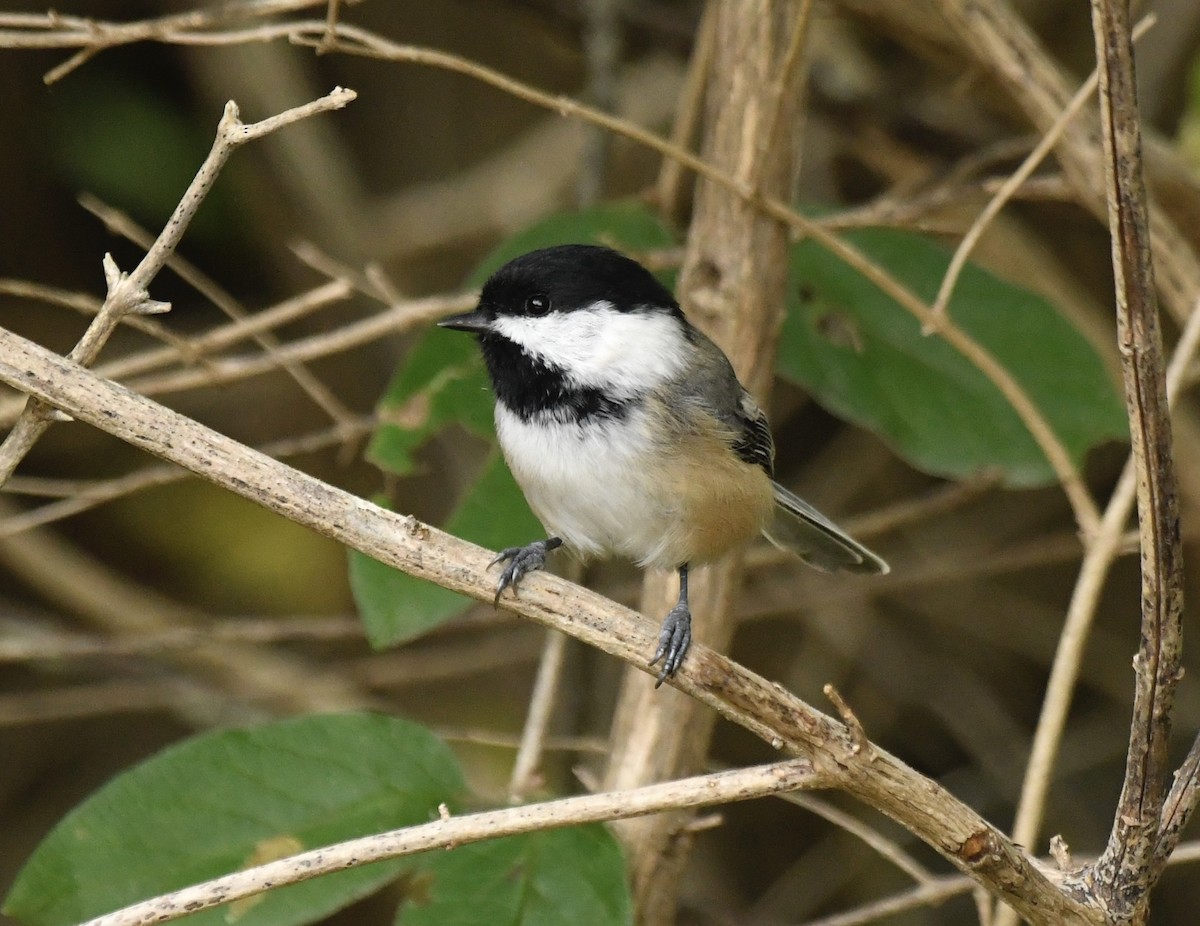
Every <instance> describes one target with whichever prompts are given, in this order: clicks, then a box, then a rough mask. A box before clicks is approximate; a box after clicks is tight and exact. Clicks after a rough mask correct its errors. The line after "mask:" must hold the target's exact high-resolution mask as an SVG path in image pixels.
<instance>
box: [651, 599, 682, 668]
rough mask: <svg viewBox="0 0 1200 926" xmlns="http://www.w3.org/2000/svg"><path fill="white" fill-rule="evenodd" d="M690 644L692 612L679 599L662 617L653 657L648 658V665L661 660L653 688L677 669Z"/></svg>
mask: <svg viewBox="0 0 1200 926" xmlns="http://www.w3.org/2000/svg"><path fill="white" fill-rule="evenodd" d="M691 645H692V612H691V611H690V610H689V609H688V606H687V602H685V601H681V602H679V604H677V605H675V607H673V608H672V609H671V610H670V611H668V612H667V616H666V617H665V618H663V623H662V630H661V631H660V632H659V635H658V649H656V650H655V651H654V658H653V659H651V660H650V665H654V664H655V663H656V662H658V661H659V660H660V659H661V660H662V661H663V664H662V668H661V669H660V670H659V673H658V681H656V682H655V683H654V687H655V688H657V687H658V686H659V685H661V684H662V683H663V682H664V681H666V680H667V679H668V678H670V677H671V676H673V675H674V674H675V673H676V672H677V671H678V670H679V667H680V666H681V665H683V657H684V656H686V655H687V651H688V647H690V646H691Z"/></svg>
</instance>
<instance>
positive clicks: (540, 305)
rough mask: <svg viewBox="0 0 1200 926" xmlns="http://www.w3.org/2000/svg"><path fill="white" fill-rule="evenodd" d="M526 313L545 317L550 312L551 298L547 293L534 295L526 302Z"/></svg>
mask: <svg viewBox="0 0 1200 926" xmlns="http://www.w3.org/2000/svg"><path fill="white" fill-rule="evenodd" d="M525 311H526V312H527V313H528V314H530V315H545V314H546V313H547V312H549V311H550V297H549V296H547V295H546V294H545V293H534V294H533V295H532V296H530V297H529V298H528V299H526V300H525Z"/></svg>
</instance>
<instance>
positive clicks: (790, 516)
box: [763, 483, 889, 575]
mask: <svg viewBox="0 0 1200 926" xmlns="http://www.w3.org/2000/svg"><path fill="white" fill-rule="evenodd" d="M773 488H774V491H775V517H774V518H773V519H772V521H771V523H770V524H769V525H768V526H767V528H766V529H765V530H764V531H763V536H764V537H766V538H767V539H768V540H769V541H771V543H773V544H774V545H775V546H777V547H779V549H781V550H787V551H788V552H789V553H794V554H795V555H796V556H799V557H800V558H801V559H802V560H804V562H806V563H808V564H809V565H810V566H813V567H814V568H816V569H820V570H821V571H822V572H842V571H845V572H862V573H867V574H868V575H887V573H888V571H889V570H888V564H887V563H886V562H884V560H883V558H882V557H880V556H879V555H878V554H876V553H874V552H873V551H871V550H869V549H867V548H866V547H864V546H863V545H862V544H861V543H859V542H858V541H857V540H855V539H854V538H853V537H851V536H850V535H849V534H847V533H846V532H845V531H844V530H842V529H841V528H840V527H838V526H837V525H836V524H834V523H833V522H832V521H830V520H829V518H827V517H825V515H823V514H821V512H819V511H817V509H816V508H814V507H813V506H812V505H810V504H809V503H808V502H806V501H804V499H802V498H798V497H797V496H795V495H793V494H792V493H791V492H789V491H788V490H787V489H785V488H784V487H783V486H781V485H779V483H774V484H773Z"/></svg>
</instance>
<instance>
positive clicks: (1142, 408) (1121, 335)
mask: <svg viewBox="0 0 1200 926" xmlns="http://www.w3.org/2000/svg"><path fill="white" fill-rule="evenodd" d="M1092 22H1093V31H1094V32H1095V36H1096V58H1097V60H1098V61H1099V71H1100V123H1101V127H1102V129H1103V135H1104V147H1105V155H1106V158H1105V180H1106V185H1107V190H1108V216H1109V227H1110V232H1111V237H1112V249H1113V271H1114V275H1115V279H1116V301H1117V336H1118V345H1119V347H1120V352H1121V361H1122V363H1121V366H1122V371H1123V373H1124V378H1125V399H1126V406H1127V408H1128V412H1129V423H1130V437H1131V442H1132V449H1133V459H1134V469H1135V473H1136V480H1137V503H1138V525H1139V530H1140V534H1141V551H1142V621H1141V645H1140V647H1139V649H1138V653H1137V655H1136V656H1135V657H1134V669H1135V672H1136V676H1135V677H1136V683H1135V686H1134V703H1133V724H1132V729H1131V731H1130V740H1129V756H1128V760H1127V763H1126V767H1125V782H1124V785H1123V787H1122V789H1121V798H1120V800H1119V802H1118V804H1117V811H1116V818H1115V820H1114V821H1113V828H1112V833H1111V834H1110V836H1109V840H1108V846H1107V847H1106V848H1105V850H1104V854H1103V855H1102V856H1101V857H1100V860H1099V861H1098V862H1097V863H1096V865H1095V867H1094V868H1093V869H1092V871H1091V872H1090V873H1089V875H1088V876H1087V879H1088V880H1089V881H1090V882H1091V883H1092V884H1093V886H1094V888H1095V889H1096V890H1097V891H1098V892H1099V893H1100V894H1101V896H1102V897H1103V898H1104V900H1105V901H1106V902H1107V904H1108V906H1109V909H1110V910H1112V911H1113V912H1115V913H1116V914H1117V915H1118V916H1120V917H1123V918H1124V917H1131V916H1133V915H1134V913H1135V911H1137V910H1139V909H1144V908H1145V905H1146V904H1147V903H1148V892H1149V890H1150V888H1151V886H1152V885H1153V881H1154V878H1155V876H1156V874H1157V870H1158V869H1157V868H1156V866H1155V845H1156V843H1157V842H1158V836H1159V825H1160V813H1161V811H1162V805H1163V796H1164V791H1165V787H1166V778H1167V772H1168V768H1169V766H1168V761H1169V756H1168V747H1169V745H1170V733H1171V710H1172V706H1173V703H1174V691H1175V686H1176V684H1177V683H1178V681H1179V678H1180V676H1181V674H1182V673H1181V670H1180V658H1181V652H1182V646H1183V623H1182V616H1183V549H1182V543H1181V540H1180V534H1179V498H1178V486H1177V483H1176V477H1175V467H1174V459H1173V457H1172V452H1171V417H1170V411H1169V408H1168V405H1167V386H1166V376H1165V374H1164V367H1163V356H1162V335H1161V333H1160V332H1159V327H1158V306H1157V304H1156V301H1155V290H1154V272H1153V266H1152V263H1151V238H1150V225H1149V215H1148V208H1147V205H1146V190H1145V185H1144V180H1143V177H1142V163H1141V126H1140V120H1139V114H1138V106H1137V94H1136V89H1135V86H1134V71H1133V68H1134V65H1133V40H1132V37H1131V35H1130V24H1129V9H1128V6H1127V4H1126V3H1125V2H1123V0H1092Z"/></svg>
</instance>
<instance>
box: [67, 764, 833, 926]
mask: <svg viewBox="0 0 1200 926" xmlns="http://www.w3.org/2000/svg"><path fill="white" fill-rule="evenodd" d="M824 783H825V779H824V777H823V776H822V775H820V774H819V773H817V772H815V771H814V770H813V768H812V765H811V764H810V763H808V762H806V761H804V760H792V761H789V762H778V763H776V764H774V765H762V766H756V767H753V768H746V769H738V770H737V771H732V772H716V773H714V774H711V775H698V776H696V777H694V778H685V779H682V780H680V781H671V782H667V783H665V784H657V785H649V786H647V787H644V788H636V789H633V790H629V791H615V792H606V793H604V794H586V795H582V796H580V797H568V798H562V799H560V800H556V801H547V802H545V803H540V804H528V805H526V806H523V807H511V808H506V809H504V810H492V811H486V812H483V813H474V814H467V815H465V816H461V817H453V816H447V817H444V818H443V819H440V820H436V821H434V822H432V823H425V824H422V825H419V826H411V827H407V828H405V829H400V830H392V831H390V832H387V833H379V834H377V835H373V836H364V837H361V838H359V839H351V840H347V841H346V842H341V843H337V844H335V845H332V846H326V847H324V848H321V849H313V850H311V851H309V852H302V853H300V854H298V855H293V856H290V857H289V858H285V859H279V860H278V861H274V862H269V863H267V864H266V865H258V866H255V867H253V868H247V869H244V870H242V871H238V872H235V873H234V874H230V875H226V876H224V877H222V878H214V879H213V880H211V881H206V882H204V883H203V884H197V885H194V886H192V887H186V888H184V889H183V890H180V891H174V892H172V893H170V894H164V895H162V896H161V897H155V898H152V899H150V900H145V901H142V902H141V903H137V904H133V905H132V906H129V907H125V908H124V909H122V910H118V911H116V912H114V913H109V914H107V915H105V916H100V917H96V918H95V919H92V920H89V921H88V922H87V923H85V924H84V926H150V924H152V923H165V922H169V921H171V920H176V919H179V918H180V917H183V916H187V915H189V914H191V913H196V912H198V911H200V910H207V909H209V908H211V907H216V906H219V905H221V904H226V903H229V902H231V901H234V900H239V899H241V898H243V897H253V896H254V895H256V894H261V893H262V892H264V891H266V890H274V889H276V888H280V887H284V886H286V885H289V884H298V883H300V882H301V881H307V880H309V879H310V878H314V877H317V876H318V875H323V874H329V873H332V872H335V871H343V870H345V869H347V868H352V867H358V866H361V865H366V864H370V863H371V862H378V861H382V860H383V859H390V858H401V857H403V856H407V855H416V854H418V853H421V852H428V851H430V850H432V849H449V848H452V847H454V846H462V845H466V844H468V843H472V842H479V841H480V840H484V839H496V838H499V837H501V836H512V835H516V834H518V833H531V832H536V831H541V830H546V829H553V828H556V827H562V826H573V825H577V824H582V823H594V822H597V821H601V820H622V819H628V818H629V817H636V816H643V815H645V814H650V813H659V812H662V811H664V810H675V809H679V808H682V807H710V806H712V805H714V804H726V803H730V802H733V801H742V800H749V799H751V798H756V797H763V796H765V795H769V794H777V793H779V792H782V791H794V790H797V789H799V788H816V787H821V786H822V785H823V784H824Z"/></svg>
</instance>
